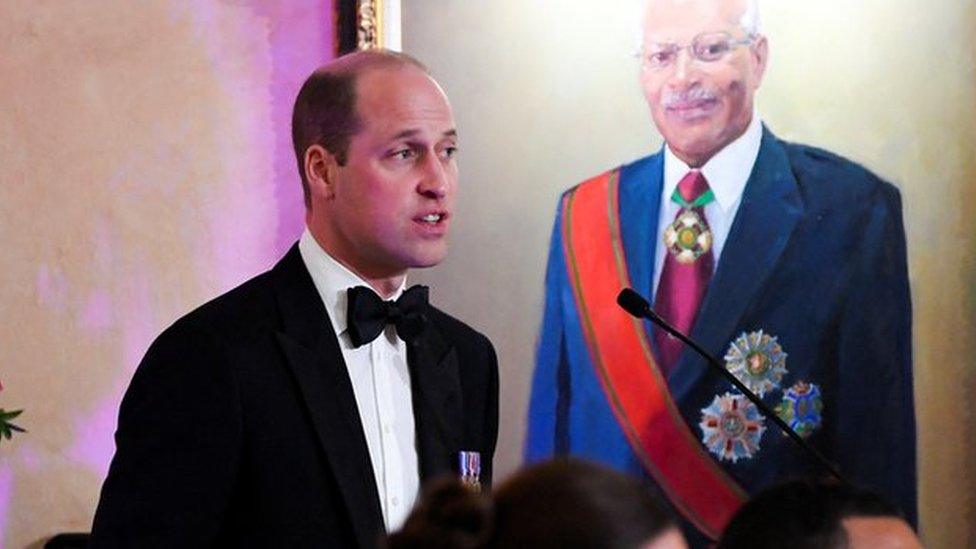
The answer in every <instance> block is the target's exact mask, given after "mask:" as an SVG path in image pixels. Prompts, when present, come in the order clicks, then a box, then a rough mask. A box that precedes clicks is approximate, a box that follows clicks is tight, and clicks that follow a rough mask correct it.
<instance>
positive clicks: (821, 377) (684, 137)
mask: <svg viewBox="0 0 976 549" xmlns="http://www.w3.org/2000/svg"><path fill="white" fill-rule="evenodd" d="M643 30H644V34H643V45H642V52H641V68H640V80H641V84H642V87H643V90H644V95H645V99H646V100H647V103H648V106H649V107H650V111H651V115H652V119H653V120H654V123H655V126H656V127H657V129H658V130H659V132H660V133H661V135H662V136H663V138H664V141H665V145H664V147H663V148H662V150H661V151H659V152H657V153H656V154H653V155H651V156H648V157H645V158H642V159H639V160H637V161H635V162H632V163H630V164H627V165H624V166H621V167H619V168H616V169H614V170H611V171H609V172H606V173H604V174H601V175H599V176H597V177H594V178H592V179H590V180H588V181H586V182H583V183H582V184H580V185H578V186H577V187H574V188H573V189H570V190H569V191H567V192H566V193H565V194H564V195H563V197H562V200H561V203H560V207H559V210H558V212H557V217H556V223H555V229H554V231H553V235H552V241H551V248H550V255H549V264H548V269H547V275H546V304H545V312H544V317H543V325H542V332H541V337H540V340H539V348H538V351H537V361H536V369H535V374H534V379H533V390H532V396H531V402H530V411H529V425H528V434H527V440H526V458H527V459H528V460H529V461H535V460H540V459H544V458H547V457H549V456H552V455H559V454H573V455H577V456H583V457H586V458H590V459H593V460H596V461H600V462H603V463H607V464H610V465H612V466H615V467H617V468H619V469H622V470H625V471H631V472H633V473H634V474H637V475H642V476H644V477H645V478H646V479H647V480H648V483H649V484H650V485H652V486H654V487H656V489H658V490H659V491H660V492H661V495H662V496H663V497H666V498H667V500H668V501H670V502H671V504H672V506H673V508H674V510H675V512H676V513H677V514H679V515H680V516H681V517H682V518H683V519H684V521H685V526H686V533H687V534H688V536H689V538H690V539H691V540H692V541H693V542H695V544H698V545H702V544H704V543H705V539H706V538H710V539H712V540H714V539H717V537H718V535H719V534H720V533H721V530H722V528H723V527H724V525H725V524H726V523H727V521H728V519H729V518H730V517H731V515H732V513H734V511H735V510H736V509H737V508H738V507H739V506H740V505H741V504H742V502H743V501H744V500H745V499H746V498H747V497H748V494H750V493H754V492H755V491H757V490H759V489H761V488H763V487H765V486H768V485H770V484H772V483H774V482H776V481H777V480H779V479H782V478H784V477H788V476H797V475H818V476H819V475H822V474H823V471H822V470H821V469H819V468H818V466H817V465H816V464H814V463H812V462H811V460H810V459H809V458H808V457H807V456H806V455H804V454H803V453H802V452H801V451H800V450H799V449H798V448H797V447H796V446H795V445H794V444H793V442H792V441H790V440H789V439H787V438H786V437H784V436H782V435H781V434H780V433H779V432H778V430H777V429H776V427H775V426H773V425H772V421H770V420H768V419H766V418H764V417H762V415H761V414H760V413H759V411H758V409H757V408H756V407H755V406H754V405H753V404H752V403H751V402H749V401H748V400H746V399H745V397H744V396H742V395H741V394H739V393H738V392H737V391H736V390H734V389H733V387H732V385H731V384H730V383H728V382H727V381H726V380H725V379H724V378H722V377H721V376H718V375H716V374H714V373H712V372H710V371H709V369H708V367H707V365H706V362H705V360H704V359H703V358H701V357H700V356H698V355H696V353H694V352H693V350H691V349H690V348H685V347H684V346H683V345H682V344H681V343H680V341H678V340H677V339H675V338H672V337H671V336H669V335H668V334H666V333H665V332H663V331H662V330H660V329H658V328H656V327H654V326H652V325H650V324H649V323H642V322H639V321H636V320H634V319H632V318H630V317H629V316H628V315H627V313H625V312H624V311H622V310H621V309H619V308H618V306H617V304H616V303H615V297H616V295H617V293H618V292H619V291H620V290H621V289H622V288H624V287H628V286H631V287H633V288H634V289H635V290H636V291H637V292H638V293H640V294H642V295H644V296H647V297H648V299H649V301H651V302H652V303H653V307H654V309H655V310H656V311H657V312H658V313H659V314H661V316H663V317H664V318H665V319H666V320H668V321H669V322H670V323H672V324H673V325H675V326H677V327H678V329H679V330H681V331H683V332H685V333H687V334H690V335H691V337H692V339H694V340H697V341H698V342H699V343H701V344H702V345H703V346H704V348H705V349H706V350H707V351H709V352H710V353H711V354H713V355H715V356H718V357H720V359H723V362H724V363H725V366H726V368H728V369H729V370H730V371H731V372H732V373H734V374H735V375H736V376H738V377H739V379H740V380H741V381H742V382H743V383H745V384H746V385H747V386H749V387H750V388H751V389H752V390H753V391H754V392H756V393H758V394H759V395H760V397H762V398H763V399H764V400H765V402H766V403H767V404H769V405H770V406H771V407H775V408H776V410H777V413H778V414H779V415H780V416H781V417H782V418H783V419H784V420H786V421H787V423H789V424H790V425H791V426H792V427H793V429H794V430H796V431H797V432H798V433H799V434H800V435H801V436H803V437H805V438H806V439H807V440H808V441H809V442H810V444H812V445H813V446H814V447H816V448H817V449H819V450H820V452H822V453H823V454H824V455H825V456H826V457H827V459H829V460H830V461H832V462H834V463H835V464H836V465H837V466H838V467H839V469H840V471H841V472H842V474H843V475H845V476H846V477H847V478H848V479H850V480H851V481H853V482H855V483H858V484H862V485H864V486H865V487H867V488H870V489H872V490H875V491H878V492H879V493H881V494H884V495H885V496H886V497H888V498H889V499H891V500H892V501H895V502H896V503H897V504H898V505H899V506H900V507H901V508H902V510H903V511H904V512H905V514H906V515H907V516H908V517H909V519H910V521H912V522H913V523H914V520H915V511H916V487H915V475H916V471H915V416H914V406H913V398H912V372H911V303H910V297H909V285H908V276H907V262H906V254H905V236H904V229H903V225H902V217H901V202H900V197H899V193H898V191H897V190H896V189H895V188H894V187H893V186H892V185H890V184H888V183H886V182H884V181H882V180H881V179H879V178H878V177H877V176H875V175H874V174H872V173H871V172H869V171H867V170H866V169H864V168H862V167H861V166H858V165H857V164H855V163H853V162H851V161H849V160H846V159H844V158H841V157H839V156H837V155H834V154H831V153H829V152H826V151H823V150H819V149H815V148H813V147H808V146H804V145H797V144H792V143H787V142H784V141H782V140H780V139H778V138H777V137H776V136H775V135H773V133H772V132H771V131H770V130H769V129H768V128H766V127H765V126H764V125H763V124H762V123H761V121H760V120H759V117H758V114H757V112H756V110H755V106H754V95H755V93H756V91H757V90H758V88H759V86H760V83H761V82H762V78H763V74H764V72H765V69H766V64H767V60H768V49H769V46H768V43H767V39H766V38H765V37H764V36H763V35H762V34H760V29H759V14H758V9H757V5H756V2H755V1H749V0H651V1H650V2H649V3H648V6H647V9H646V12H645V20H644V29H643Z"/></svg>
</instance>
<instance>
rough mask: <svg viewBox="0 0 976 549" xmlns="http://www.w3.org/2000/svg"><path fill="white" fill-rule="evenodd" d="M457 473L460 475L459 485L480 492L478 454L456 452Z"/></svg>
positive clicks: (479, 455) (479, 461)
mask: <svg viewBox="0 0 976 549" xmlns="http://www.w3.org/2000/svg"><path fill="white" fill-rule="evenodd" d="M458 473H460V475H461V484H464V485H465V486H467V487H468V488H471V489H472V490H474V491H476V492H480V491H481V454H480V453H479V452H465V451H461V452H458Z"/></svg>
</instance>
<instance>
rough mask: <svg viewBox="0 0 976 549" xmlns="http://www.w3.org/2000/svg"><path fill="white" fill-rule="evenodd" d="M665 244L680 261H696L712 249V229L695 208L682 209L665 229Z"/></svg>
mask: <svg viewBox="0 0 976 549" xmlns="http://www.w3.org/2000/svg"><path fill="white" fill-rule="evenodd" d="M664 245H665V246H666V247H667V248H668V251H669V252H671V255H673V256H674V258H675V259H676V260H677V261H678V263H681V264H683V265H687V264H689V263H694V262H695V261H696V260H697V259H698V258H699V257H701V256H703V255H705V254H706V253H708V250H710V249H712V231H711V230H710V229H709V228H708V224H707V223H705V220H704V219H702V217H701V216H700V215H698V213H696V212H695V211H694V210H682V211H681V213H680V214H678V217H677V218H675V220H674V222H673V223H671V224H670V225H668V228H667V229H665V230H664Z"/></svg>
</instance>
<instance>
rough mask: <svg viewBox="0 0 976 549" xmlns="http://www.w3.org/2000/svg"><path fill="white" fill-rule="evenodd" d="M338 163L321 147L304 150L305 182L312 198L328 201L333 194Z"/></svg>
mask: <svg viewBox="0 0 976 549" xmlns="http://www.w3.org/2000/svg"><path fill="white" fill-rule="evenodd" d="M338 174H339V163H338V162H337V161H336V158H335V156H334V155H333V154H332V153H330V152H329V151H327V150H326V149H325V147H323V146H322V145H311V146H310V147H309V148H307V149H305V180H306V181H308V190H309V194H311V196H312V198H315V197H320V198H325V199H330V198H332V196H333V195H334V194H335V184H336V180H337V178H338Z"/></svg>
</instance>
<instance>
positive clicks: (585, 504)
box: [389, 460, 687, 549]
mask: <svg viewBox="0 0 976 549" xmlns="http://www.w3.org/2000/svg"><path fill="white" fill-rule="evenodd" d="M389 547H390V549H410V548H414V547H418V548H419V547H433V548H445V549H447V548H458V549H460V548H470V549H475V548H495V547H533V548H538V549H546V548H550V547H551V548H570V549H572V548H579V549H584V548H608V549H615V548H619V549H685V548H686V547H687V545H686V544H685V541H684V538H683V537H682V535H681V533H680V531H679V530H678V529H677V527H676V526H675V525H674V523H673V522H671V520H670V518H669V517H668V515H667V514H666V513H665V511H664V510H663V509H662V508H661V507H660V506H659V505H658V504H657V502H656V501H655V500H654V499H653V497H652V496H651V495H650V493H649V492H648V490H647V489H646V487H644V486H641V485H640V484H639V483H638V482H637V481H636V480H635V479H633V478H631V477H629V476H626V475H624V474H621V473H618V472H615V471H612V470H609V469H606V468H603V467H601V466H598V465H594V464H591V463H587V462H583V461H577V460H557V461H550V462H546V463H542V464H538V465H534V466H531V467H528V468H526V469H523V470H522V471H520V472H518V473H516V474H515V475H514V476H513V477H511V478H510V479H509V480H508V481H506V482H505V483H503V484H502V485H501V486H499V487H498V489H497V490H496V491H495V492H494V494H493V495H492V496H481V495H479V494H476V493H474V492H471V491H470V490H468V489H466V488H464V487H463V486H461V485H460V484H459V483H457V482H447V483H441V484H437V485H435V486H432V487H431V489H430V490H429V491H427V492H426V493H425V495H424V496H423V498H422V499H421V502H420V504H419V505H418V507H417V508H416V509H415V510H414V512H413V514H412V515H411V516H410V517H409V518H408V519H407V522H406V524H405V525H404V528H403V530H401V531H400V532H398V533H397V534H394V535H393V536H392V537H391V538H390V542H389Z"/></svg>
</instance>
